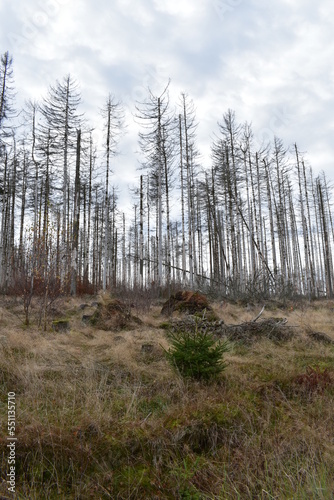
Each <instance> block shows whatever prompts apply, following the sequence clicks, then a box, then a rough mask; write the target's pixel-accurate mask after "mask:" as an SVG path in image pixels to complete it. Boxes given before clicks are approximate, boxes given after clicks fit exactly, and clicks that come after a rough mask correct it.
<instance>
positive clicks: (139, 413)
mask: <svg viewBox="0 0 334 500" xmlns="http://www.w3.org/2000/svg"><path fill="white" fill-rule="evenodd" d="M99 300H104V299H103V297H102V296H101V295H100V296H98V297H95V298H93V297H84V298H80V299H73V298H71V299H61V300H59V301H58V302H56V303H55V304H54V306H53V315H54V317H55V318H58V319H59V318H65V319H66V320H67V321H69V325H70V329H69V331H64V332H56V331H54V330H52V329H51V326H50V323H49V324H48V328H47V331H45V332H44V331H41V330H40V329H39V328H38V327H37V325H36V324H35V320H34V314H35V313H37V309H36V308H37V305H35V306H34V305H33V307H32V312H31V315H32V316H31V317H32V322H31V325H30V326H29V327H26V326H24V317H23V316H24V315H23V307H22V303H21V301H20V300H19V299H13V298H10V297H4V298H2V299H1V301H0V391H1V399H0V403H1V406H0V417H1V432H0V450H1V455H0V469H1V480H2V483H1V485H0V496H1V495H2V497H4V498H14V497H13V495H11V494H10V492H9V491H8V485H9V483H7V482H6V481H7V479H8V476H6V471H8V460H9V454H10V449H9V448H8V446H7V444H8V429H7V420H8V408H7V398H8V393H15V419H16V420H15V424H16V427H15V437H16V438H17V441H16V442H15V491H16V496H15V498H17V499H29V500H34V499H36V500H40V499H44V498H45V499H80V500H84V499H94V498H96V499H108V498H112V499H115V500H116V499H143V500H144V499H145V500H146V499H194V500H196V499H198V500H200V499H221V500H225V499H242V500H243V499H285V498H287V499H305V500H306V499H308V500H309V499H328V500H329V499H332V498H333V496H332V495H333V491H334V403H333V401H334V398H333V396H334V302H331V301H315V302H312V303H306V302H298V303H293V302H291V303H289V304H285V305H284V307H283V306H282V305H281V306H280V305H279V304H278V303H277V304H276V303H275V302H270V303H268V304H266V308H265V310H264V312H263V314H262V316H261V319H266V318H285V319H286V320H287V321H286V323H285V324H286V325H287V326H289V327H291V330H292V331H293V337H292V338H291V339H290V340H288V341H276V342H275V341H273V340H269V339H268V338H266V337H264V338H259V339H256V341H254V342H251V343H243V342H242V341H240V340H239V341H236V342H233V341H231V342H230V351H229V352H228V353H227V354H226V355H225V359H226V361H227V362H228V365H227V368H226V369H225V371H224V372H223V373H222V374H221V375H220V376H219V378H218V379H217V380H216V381H214V382H210V383H204V382H199V381H193V380H184V379H182V378H181V377H180V376H179V375H178V374H177V373H176V372H175V371H174V370H173V369H172V367H171V366H170V365H169V364H168V362H167V360H166V357H165V353H164V349H168V347H169V345H170V343H169V340H168V336H167V333H166V330H165V329H162V328H160V326H161V323H163V322H166V318H163V317H162V316H161V315H160V311H161V306H162V303H158V302H156V303H153V304H151V305H149V304H147V305H146V307H145V309H143V307H142V306H138V305H137V308H136V307H135V308H133V309H132V313H133V314H134V315H136V316H138V317H139V318H140V319H141V320H142V324H140V325H139V324H136V325H135V326H133V325H132V327H131V329H127V328H125V329H122V330H120V331H105V330H100V329H99V328H98V327H97V326H92V325H89V324H86V323H84V322H83V321H82V316H83V314H86V312H87V314H89V313H91V312H92V310H93V309H94V307H95V306H91V303H92V302H94V301H99ZM84 302H87V303H88V304H89V306H90V307H88V308H87V307H86V308H84V309H83V306H82V307H80V305H81V304H82V303H84ZM134 305H135V306H136V304H134ZM212 305H213V309H214V311H215V313H216V315H217V316H218V317H219V318H220V319H223V320H224V322H225V324H229V325H231V324H240V323H243V322H250V321H252V320H253V319H254V318H255V317H256V316H257V315H258V313H259V312H260V310H261V308H262V305H263V304H259V305H247V306H243V305H241V304H237V303H230V302H223V303H213V304H212ZM34 308H35V309H34ZM315 332H321V333H323V334H326V336H328V337H329V338H330V339H332V341H333V343H331V342H330V341H328V338H327V337H326V336H323V337H322V336H321V335H320V336H319V335H318V336H317V335H314V333H315ZM312 334H313V336H312ZM2 497H1V498H2Z"/></svg>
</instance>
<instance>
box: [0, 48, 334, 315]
mask: <svg viewBox="0 0 334 500" xmlns="http://www.w3.org/2000/svg"><path fill="white" fill-rule="evenodd" d="M80 105H81V95H80V92H79V88H78V84H77V83H76V82H75V81H74V80H73V79H72V78H71V76H66V77H65V78H63V79H61V80H60V81H57V82H55V83H54V85H52V86H50V87H49V88H48V89H47V90H46V92H45V95H44V96H41V99H40V101H39V102H28V103H26V105H25V107H24V109H17V106H16V92H15V81H14V64H13V59H12V57H11V55H10V54H9V53H8V52H6V53H4V54H3V55H2V57H1V67H0V212H1V226H0V289H1V291H2V292H3V293H6V294H20V295H23V296H24V297H25V304H26V306H28V304H29V301H30V300H31V297H32V296H33V295H38V296H42V297H43V296H44V297H45V300H48V298H49V297H52V296H55V295H57V294H58V295H63V294H71V295H73V296H75V295H77V294H82V293H91V294H93V293H96V292H97V291H98V290H100V289H103V290H109V289H115V288H117V287H123V288H127V289H138V290H145V289H155V290H157V291H159V290H160V291H161V290H163V289H165V290H166V289H168V290H170V287H172V289H173V290H175V289H176V287H184V288H185V287H188V288H190V289H200V290H203V291H204V292H207V291H210V290H211V291H212V290H214V291H215V292H216V293H217V294H221V296H226V297H234V298H238V297H243V296H252V297H256V298H258V299H262V298H270V297H275V296H282V295H284V296H298V295H299V296H306V297H308V298H312V297H314V298H317V297H327V298H331V297H332V296H333V260H332V252H333V243H334V225H333V213H332V205H331V203H332V189H331V188H330V186H329V184H328V181H327V180H326V178H325V176H324V175H317V176H314V175H313V173H312V168H311V167H310V166H309V164H308V162H307V158H304V155H303V153H302V152H300V151H299V149H298V146H297V145H296V144H294V145H293V146H289V147H286V146H285V145H284V144H283V143H282V141H281V140H280V139H279V138H277V137H275V138H273V140H272V142H271V143H270V144H263V145H262V146H258V145H257V143H256V141H255V140H254V133H253V131H252V128H251V126H250V125H249V124H247V123H244V124H239V123H238V122H237V120H236V117H235V115H234V113H233V111H231V110H228V111H227V112H225V113H224V110H221V113H222V114H221V118H220V119H219V116H218V117H217V119H218V120H219V121H218V125H217V129H216V130H215V131H213V140H212V165H211V168H210V169H203V168H202V167H201V156H200V152H199V151H198V148H197V139H196V127H197V120H196V115H195V103H193V102H192V100H191V98H190V97H189V96H188V95H187V94H181V95H180V98H179V101H178V102H176V103H172V102H170V99H169V85H167V86H166V88H165V89H164V91H163V92H162V93H161V94H160V95H159V96H157V95H154V94H153V93H152V92H151V91H150V90H148V92H147V99H146V100H145V102H141V103H137V105H136V112H135V116H134V120H135V121H136V123H137V124H138V130H139V136H138V144H139V146H138V150H139V151H140V155H139V158H140V161H138V164H140V171H139V172H138V180H139V181H138V186H137V188H136V189H135V190H134V191H133V192H132V194H131V199H132V203H133V205H132V208H131V212H130V211H129V212H128V213H126V214H125V213H123V212H122V210H120V209H119V208H118V205H119V200H118V192H117V189H116V188H115V187H114V186H113V183H112V179H113V177H112V174H113V159H114V157H115V155H116V154H117V152H118V145H119V141H120V138H121V136H122V134H123V132H124V130H125V128H126V123H125V119H124V111H123V110H122V105H121V104H120V103H119V102H118V100H117V98H116V97H114V96H113V95H112V94H110V95H109V96H106V99H105V102H104V104H103V103H101V109H100V115H101V120H100V125H101V129H100V131H98V132H99V134H100V136H101V137H103V139H102V140H101V141H100V142H97V140H96V139H95V133H96V131H93V130H92V129H91V127H90V125H89V123H88V122H87V120H86V119H85V117H84V116H83V114H82V112H81V108H80ZM218 112H219V110H218ZM175 207H177V209H176V208H175Z"/></svg>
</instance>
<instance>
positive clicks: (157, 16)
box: [0, 0, 334, 186]
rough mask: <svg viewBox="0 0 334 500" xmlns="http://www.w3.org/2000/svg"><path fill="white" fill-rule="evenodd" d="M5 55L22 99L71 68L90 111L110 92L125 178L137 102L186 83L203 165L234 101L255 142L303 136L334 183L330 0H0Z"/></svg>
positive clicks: (125, 178)
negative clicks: (120, 105) (121, 135)
mask: <svg viewBox="0 0 334 500" xmlns="http://www.w3.org/2000/svg"><path fill="white" fill-rule="evenodd" d="M0 25H1V30H0V52H1V53H4V52H5V51H6V50H8V51H9V52H10V53H11V55H12V56H13V58H14V75H15V83H16V89H17V91H18V98H19V99H20V100H21V101H23V100H24V99H27V98H33V99H40V98H41V96H44V95H46V90H47V87H48V85H50V84H54V83H55V81H56V80H57V79H58V80H61V79H62V78H63V76H65V75H67V74H68V73H70V74H71V75H72V76H73V77H74V78H75V79H76V80H77V81H78V82H79V84H80V88H81V92H82V97H83V110H85V112H86V117H87V119H88V120H89V121H91V122H92V123H93V124H94V125H95V126H98V121H97V110H98V108H100V107H101V106H102V105H103V102H104V100H105V99H106V97H107V95H108V94H109V93H112V94H114V95H115V96H116V97H117V98H119V99H120V100H122V101H123V102H124V104H125V105H126V106H127V110H128V116H129V120H130V124H129V127H128V134H127V137H126V138H125V139H124V141H123V144H122V155H121V156H120V157H118V158H117V160H116V161H115V164H114V170H115V175H114V180H115V183H116V184H118V185H121V186H122V185H123V182H131V180H132V179H133V180H134V179H135V177H134V176H137V175H138V172H136V170H135V169H136V167H137V161H138V160H137V158H136V156H135V149H136V148H137V131H138V125H136V124H134V123H132V121H131V120H132V119H131V114H130V113H131V112H133V111H134V105H135V101H136V100H137V99H138V100H143V99H144V98H145V96H146V95H147V87H148V86H150V87H151V88H152V90H153V92H156V93H160V92H161V91H162V90H163V88H164V86H165V85H166V83H167V81H168V78H171V86H170V91H171V97H172V100H173V99H174V98H175V99H177V96H178V94H179V93H180V92H181V91H186V92H187V93H188V94H189V96H190V97H191V98H192V99H193V100H194V103H195V106H196V109H197V119H198V122H199V128H198V140H199V142H198V144H199V149H200V151H201V153H202V163H203V165H204V166H209V165H210V157H209V153H210V143H211V140H212V136H213V133H214V132H216V131H217V121H219V120H220V119H221V118H222V115H223V113H225V112H226V111H227V110H228V108H231V109H232V110H234V111H235V112H236V118H237V121H238V122H244V121H248V122H252V124H253V130H254V133H255V137H256V140H257V141H258V143H261V142H262V140H265V139H271V138H273V136H274V135H276V136H278V137H280V138H282V139H283V141H284V143H285V145H286V146H287V147H288V146H290V145H292V144H293V143H294V142H297V144H298V146H299V149H300V150H301V151H304V152H307V155H306V158H307V159H308V161H309V163H310V164H311V165H312V167H313V169H314V171H315V172H316V173H318V172H320V171H321V170H324V171H325V172H326V175H327V176H328V177H329V178H330V179H332V180H334V169H333V164H334V130H333V129H334V63H333V61H334V36H333V33H334V3H333V2H332V1H330V0H319V1H318V2H316V1H314V0H271V1H265V0H165V1H162V0H136V1H135V0H92V1H89V0H29V1H27V0H0Z"/></svg>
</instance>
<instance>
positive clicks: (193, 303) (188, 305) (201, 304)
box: [161, 291, 217, 321]
mask: <svg viewBox="0 0 334 500" xmlns="http://www.w3.org/2000/svg"><path fill="white" fill-rule="evenodd" d="M175 311H178V312H184V313H187V314H193V315H201V316H203V317H205V318H206V319H207V320H209V321H210V320H211V321H213V320H216V319H217V317H216V314H215V313H214V311H213V309H212V307H211V306H210V305H209V302H208V299H207V298H206V297H205V295H202V294H200V293H199V292H190V291H180V292H176V293H175V294H173V295H171V297H170V298H169V299H168V300H167V301H166V302H165V303H164V305H163V307H162V309H161V314H162V315H164V316H169V315H171V314H173V312H175Z"/></svg>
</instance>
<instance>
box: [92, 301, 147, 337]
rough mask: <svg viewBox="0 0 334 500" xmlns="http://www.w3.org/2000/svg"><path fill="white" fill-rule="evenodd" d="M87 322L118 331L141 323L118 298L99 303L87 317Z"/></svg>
mask: <svg viewBox="0 0 334 500" xmlns="http://www.w3.org/2000/svg"><path fill="white" fill-rule="evenodd" d="M89 323H90V324H91V325H93V326H95V327H97V328H99V329H101V330H106V331H109V330H111V331H118V330H123V329H125V328H127V329H131V328H135V327H136V326H138V325H141V324H142V321H141V320H140V319H139V318H137V317H136V316H133V315H132V314H131V311H130V310H129V308H128V307H127V306H126V304H124V303H123V302H121V301H120V300H118V299H112V300H110V301H109V302H105V303H99V304H98V306H97V309H96V311H95V312H94V314H93V315H92V316H91V318H90V319H89Z"/></svg>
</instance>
